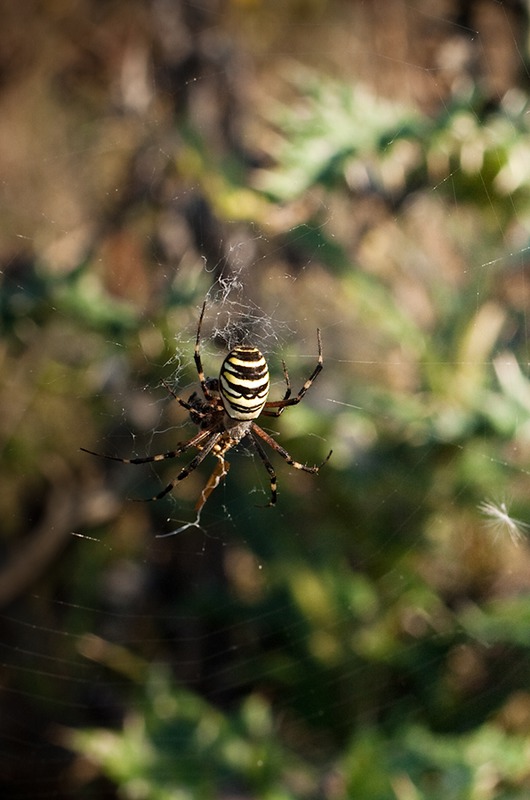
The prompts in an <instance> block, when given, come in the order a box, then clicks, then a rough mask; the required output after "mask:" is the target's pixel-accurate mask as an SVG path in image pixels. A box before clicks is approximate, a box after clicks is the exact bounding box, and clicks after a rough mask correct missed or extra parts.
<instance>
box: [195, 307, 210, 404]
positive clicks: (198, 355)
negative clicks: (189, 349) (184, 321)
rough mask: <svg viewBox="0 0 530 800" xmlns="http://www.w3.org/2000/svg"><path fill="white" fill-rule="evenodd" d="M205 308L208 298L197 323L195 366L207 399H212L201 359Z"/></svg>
mask: <svg viewBox="0 0 530 800" xmlns="http://www.w3.org/2000/svg"><path fill="white" fill-rule="evenodd" d="M205 310H206V300H205V301H204V303H203V304H202V308H201V315H200V317H199V324H198V325H197V338H196V339H195V350H194V351H193V360H194V361H195V368H196V369H197V375H198V376H199V381H200V384H201V389H202V393H203V395H204V396H205V398H206V400H211V399H212V395H211V393H210V390H209V389H208V386H207V382H206V376H205V375H204V370H203V368H202V360H201V328H202V320H203V317H204V312H205Z"/></svg>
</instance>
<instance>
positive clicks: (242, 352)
mask: <svg viewBox="0 0 530 800" xmlns="http://www.w3.org/2000/svg"><path fill="white" fill-rule="evenodd" d="M269 385H270V382H269V369H268V367H267V362H266V361H265V359H264V358H263V355H262V354H261V353H260V351H259V350H258V349H257V348H256V347H248V346H246V345H240V346H239V347H234V349H233V350H231V351H230V352H229V353H228V355H227V357H226V358H225V360H224V361H223V365H222V367H221V372H220V375H219V389H220V392H221V398H222V400H223V405H224V407H225V411H226V413H227V414H228V416H229V417H230V418H231V419H241V420H250V419H256V417H259V415H260V414H261V411H262V409H263V406H264V405H265V402H266V400H267V395H268V393H269Z"/></svg>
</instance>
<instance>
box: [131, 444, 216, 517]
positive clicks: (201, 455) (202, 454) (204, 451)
mask: <svg viewBox="0 0 530 800" xmlns="http://www.w3.org/2000/svg"><path fill="white" fill-rule="evenodd" d="M204 434H205V436H208V435H210V436H211V438H210V441H209V442H207V443H206V444H205V445H204V447H202V448H201V449H200V450H199V452H198V453H197V455H196V456H195V458H193V459H192V460H191V461H190V463H189V464H188V465H187V467H184V468H183V469H181V470H180V472H179V474H178V475H177V477H176V478H173V480H172V481H170V482H169V483H168V485H167V486H166V487H165V489H162V491H161V492H159V493H158V494H155V496H154V497H146V498H145V500H144V501H143V502H145V503H150V502H152V501H153V500H161V499H162V498H163V497H165V496H166V494H169V492H170V491H171V490H172V489H173V488H174V487H175V486H176V485H177V483H179V481H183V480H184V478H187V477H188V475H189V474H190V473H191V472H193V470H194V469H197V467H198V466H199V464H201V463H202V462H203V461H204V459H205V458H206V456H207V455H208V453H210V452H211V451H212V450H213V448H214V447H215V445H216V444H217V441H218V439H219V438H220V436H221V434H220V433H214V434H213V435H212V434H209V431H204ZM213 488H215V487H213ZM213 488H212V490H211V491H213ZM209 494H211V492H210V493H209ZM207 497H208V495H207ZM204 502H206V500H205V501H204Z"/></svg>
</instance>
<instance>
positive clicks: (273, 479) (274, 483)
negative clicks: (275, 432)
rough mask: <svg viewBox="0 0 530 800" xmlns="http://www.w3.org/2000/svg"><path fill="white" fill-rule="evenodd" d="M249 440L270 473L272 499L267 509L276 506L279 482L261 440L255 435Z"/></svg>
mask: <svg viewBox="0 0 530 800" xmlns="http://www.w3.org/2000/svg"><path fill="white" fill-rule="evenodd" d="M260 430H261V428H260ZM249 439H250V441H251V442H252V444H253V445H254V447H255V449H256V452H257V454H258V456H259V457H260V458H261V460H262V462H263V466H264V467H265V469H266V470H267V472H268V473H269V478H270V484H271V499H270V500H269V502H268V503H267V505H266V506H265V507H266V508H267V507H268V506H275V505H276V498H277V496H278V483H277V480H276V473H275V471H274V467H273V466H272V464H271V462H270V461H269V459H268V458H267V454H266V452H265V450H264V449H263V447H262V446H261V444H260V443H259V440H258V439H257V438H256V437H255V436H254V434H253V433H252V434H251V435H250V436H249Z"/></svg>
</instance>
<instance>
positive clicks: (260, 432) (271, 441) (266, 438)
mask: <svg viewBox="0 0 530 800" xmlns="http://www.w3.org/2000/svg"><path fill="white" fill-rule="evenodd" d="M251 430H252V432H253V433H254V434H257V435H258V436H259V437H260V439H263V441H264V442H265V443H266V444H268V445H269V447H271V448H272V449H273V450H276V452H277V453H279V454H280V455H281V457H282V458H284V459H285V461H287V463H288V464H290V465H291V467H294V468H295V469H303V471H304V472H311V473H312V474H315V473H317V472H318V471H319V469H320V467H323V466H324V464H325V463H326V461H328V460H329V457H330V456H331V453H332V452H333V451H332V450H330V451H329V453H328V454H327V456H326V458H325V459H324V461H323V462H322V463H321V464H315V465H314V466H312V467H310V466H307V464H301V463H300V461H295V460H294V458H293V457H292V456H291V455H290V454H289V453H288V452H287V450H284V448H283V447H282V446H281V445H280V444H278V442H277V441H275V440H274V439H273V438H272V436H269V434H268V433H265V431H264V430H263V429H262V428H260V427H259V425H256V423H255V422H253V423H252V428H251Z"/></svg>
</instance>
